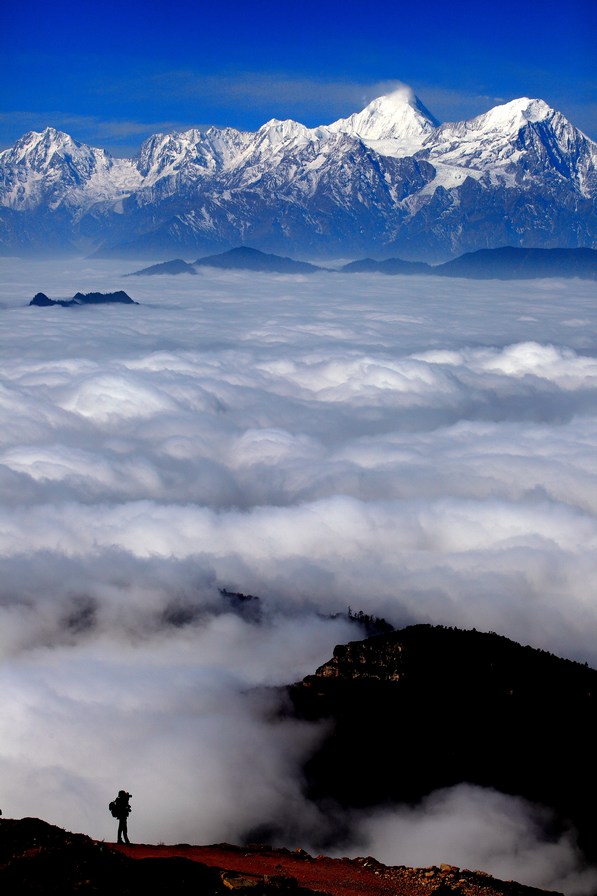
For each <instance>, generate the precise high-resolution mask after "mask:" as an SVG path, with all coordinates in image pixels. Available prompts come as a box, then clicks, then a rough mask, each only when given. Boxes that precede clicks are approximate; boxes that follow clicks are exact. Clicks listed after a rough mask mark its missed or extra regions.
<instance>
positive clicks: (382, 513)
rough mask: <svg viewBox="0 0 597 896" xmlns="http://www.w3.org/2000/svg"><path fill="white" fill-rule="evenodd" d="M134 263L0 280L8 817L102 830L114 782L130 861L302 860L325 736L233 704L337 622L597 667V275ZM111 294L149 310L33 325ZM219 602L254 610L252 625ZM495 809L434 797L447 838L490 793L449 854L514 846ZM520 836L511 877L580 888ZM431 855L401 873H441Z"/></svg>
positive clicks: (333, 634)
mask: <svg viewBox="0 0 597 896" xmlns="http://www.w3.org/2000/svg"><path fill="white" fill-rule="evenodd" d="M140 266H141V264H139V267H140ZM132 267H134V265H133V266H132ZM127 268H129V266H128V265H127V263H126V262H125V263H118V264H115V263H113V262H102V263H99V262H97V263H95V262H94V263H93V264H92V263H91V262H44V263H41V262H39V263H36V262H33V263H27V264H26V265H25V264H23V263H19V262H16V261H11V260H6V259H4V260H0V269H1V271H2V278H1V279H2V286H1V287H0V290H1V292H0V317H1V320H2V334H3V335H2V349H3V353H2V358H3V360H2V367H1V374H2V379H1V381H0V399H1V400H0V490H1V494H2V505H1V509H0V564H1V575H0V651H1V655H2V665H1V666H0V675H1V677H2V693H3V694H4V695H6V696H5V698H4V699H5V700H6V707H5V712H3V713H2V718H1V721H0V745H1V746H0V782H1V784H0V792H1V794H2V797H1V803H2V808H3V810H4V813H5V814H6V815H9V816H10V815H15V816H20V815H25V814H34V815H41V816H43V817H45V818H46V819H47V820H48V821H52V822H55V823H58V824H61V825H63V826H66V827H69V828H71V829H75V830H85V831H88V832H89V833H90V834H92V835H94V836H99V837H106V838H111V837H113V836H114V832H113V830H112V828H113V821H112V819H110V817H109V815H108V814H107V809H106V806H107V802H108V801H109V800H110V799H112V798H113V796H114V794H115V792H116V790H118V789H119V788H120V787H125V788H126V789H128V790H130V791H131V792H132V793H133V806H134V813H133V815H132V817H131V834H132V837H133V839H137V840H165V841H175V840H187V841H195V842H202V841H203V842H207V841H211V842H215V841H219V840H224V839H229V840H234V839H235V838H237V839H238V838H239V837H242V836H243V835H244V834H245V833H246V832H247V831H248V830H250V829H251V828H252V827H253V826H255V825H258V824H260V823H261V822H262V821H264V820H266V821H267V822H269V823H272V824H276V823H279V824H287V819H288V818H294V819H295V822H294V827H293V828H292V829H291V828H289V827H288V825H287V827H286V830H287V832H288V833H287V838H292V837H295V838H296V839H297V842H296V843H295V844H294V845H303V846H304V845H305V844H306V843H307V842H308V838H309V836H310V837H311V841H312V842H314V841H315V840H316V837H317V832H318V831H324V830H325V825H326V819H325V818H322V817H320V816H319V815H318V814H317V813H316V812H315V810H314V809H313V807H312V806H310V805H309V804H307V802H306V801H305V799H304V797H303V796H302V794H301V787H300V777H299V774H298V770H299V768H300V763H301V761H302V759H303V758H304V756H305V755H306V753H307V752H308V750H309V749H310V748H311V746H312V745H313V744H314V743H315V742H316V740H317V738H318V737H320V736H321V734H322V733H321V731H320V730H319V729H312V728H311V727H310V726H301V725H296V724H290V723H282V722H279V721H277V722H275V721H272V719H273V718H274V717H275V712H274V711H273V710H274V708H273V707H272V704H271V701H272V699H273V698H272V697H271V695H270V694H268V692H266V691H259V692H258V693H257V692H255V691H254V690H251V689H252V688H254V687H255V686H259V687H261V686H264V687H267V686H270V685H277V684H284V683H288V682H291V681H294V680H297V679H298V678H300V677H302V676H303V675H305V674H307V673H308V672H311V671H314V669H315V668H316V666H317V665H319V664H320V663H321V662H323V661H325V660H326V659H328V658H329V657H330V655H331V653H332V650H333V647H334V644H336V643H338V642H342V641H346V640H349V639H354V638H355V637H358V631H357V630H356V629H355V628H354V626H352V625H349V624H348V622H347V621H346V620H344V621H343V620H341V619H339V618H336V619H330V618H324V617H325V616H326V614H327V615H333V614H336V613H338V612H340V613H342V612H344V611H346V608H347V606H348V605H350V606H352V607H353V608H355V609H363V610H365V611H367V612H370V613H375V614H377V615H383V616H385V617H386V618H387V619H388V620H390V621H391V622H392V623H393V624H395V625H397V626H400V625H404V624H407V623H410V622H415V621H424V622H427V621H430V622H434V623H443V624H448V625H458V626H462V627H473V626H474V627H476V628H478V629H490V630H495V631H498V632H500V633H503V634H505V635H508V636H510V637H513V638H515V639H516V640H518V641H522V642H524V643H530V644H532V645H534V646H537V647H541V648H544V649H548V650H551V651H553V652H555V653H558V654H560V655H564V656H568V657H571V658H574V659H578V660H581V661H583V662H584V661H588V662H589V663H590V664H591V665H593V666H595V665H597V647H596V644H597V638H596V637H595V635H596V633H597V606H596V605H595V600H594V594H595V585H596V580H597V575H596V571H597V570H596V568H597V562H596V559H595V558H596V557H597V552H596V550H595V548H596V547H597V519H596V510H597V464H596V462H595V458H596V457H597V451H596V448H597V425H596V423H597V419H596V418H597V415H596V408H597V401H596V395H597V391H596V386H597V336H596V335H595V334H596V333H597V328H596V326H595V324H596V320H595V318H596V313H595V304H594V291H593V286H592V285H591V284H589V283H584V282H581V281H569V282H564V281H532V282H524V283H519V282H512V283H498V282H484V283H478V282H465V281H458V280H454V281H452V280H450V281H447V280H440V279H435V278H425V279H420V278H400V277H383V276H381V275H377V276H376V275H372V276H365V275H352V276H350V275H325V274H321V275H315V276H310V277H296V276H294V277H284V276H273V275H248V274H244V273H222V272H220V273H216V272H204V273H203V274H201V275H198V276H197V277H193V278H184V277H178V278H174V277H172V278H171V277H159V278H158V277H156V278H132V279H130V280H123V279H122V277H121V276H120V275H121V274H122V272H123V271H126V270H127ZM129 269H130V268H129ZM117 288H118V289H121V288H125V289H126V290H127V291H128V292H129V293H130V294H131V295H132V297H133V298H134V299H136V300H137V301H139V302H140V303H141V304H140V305H139V306H133V307H126V306H125V307H118V306H114V307H110V306H98V307H93V308H91V307H88V308H71V309H67V308H59V307H55V308H46V309H40V308H29V307H25V305H26V303H27V302H28V301H29V299H30V298H31V297H32V296H33V295H34V294H35V293H36V292H37V291H39V290H42V291H44V292H46V293H47V294H48V295H50V296H57V297H58V296H70V295H72V294H73V293H74V292H76V291H77V290H81V291H83V292H85V291H89V290H92V289H100V290H103V291H107V290H109V289H117ZM219 588H228V589H232V590H237V591H241V592H244V593H251V594H257V595H259V596H260V597H261V598H262V601H261V609H262V615H261V618H260V620H256V619H255V618H252V617H251V616H250V615H245V616H242V615H238V613H235V612H234V609H233V608H232V607H231V605H230V604H229V603H227V602H226V599H225V598H223V597H222V596H221V595H220V593H219ZM434 799H435V798H434ZM504 799H505V798H503V797H501V796H500V795H497V796H496V797H495V799H493V798H491V799H489V800H488V801H487V800H485V797H483V799H481V798H480V797H479V795H478V794H477V792H476V791H474V790H467V789H464V790H462V789H461V790H459V791H458V792H456V793H455V794H448V795H447V796H445V795H444V796H438V797H437V800H439V803H438V805H440V807H442V808H441V812H442V813H443V814H444V815H445V816H446V817H448V818H449V817H451V816H452V815H455V814H456V815H459V816H461V817H462V818H465V817H468V816H467V814H466V813H467V811H469V810H470V813H469V814H472V816H473V817H474V818H475V819H478V818H480V817H481V816H482V817H485V815H484V814H483V813H484V812H485V810H484V809H483V806H484V805H485V803H486V802H487V811H488V812H489V815H488V816H487V819H488V820H487V822H486V824H487V829H488V830H489V831H490V832H493V833H491V836H489V835H488V840H487V842H488V843H489V841H491V842H492V843H493V842H495V844H496V846H495V849H493V851H492V849H491V848H490V846H488V847H487V850H486V851H485V852H484V851H483V850H482V849H481V848H480V847H479V850H477V852H474V850H473V847H472V846H471V850H473V853H472V856H471V855H470V853H465V863H469V864H473V865H476V866H480V865H483V862H484V861H486V860H487V861H489V860H488V856H487V851H489V852H491V855H499V856H502V855H509V854H510V853H512V850H513V847H512V846H509V845H508V844H513V843H514V839H511V838H510V839H509V837H510V834H509V833H508V831H509V830H510V829H504V828H503V825H502V822H501V821H500V819H502V818H503V819H506V818H507V817H508V814H509V812H510V810H509V809H508V808H507V807H506V809H504V805H505V803H504ZM433 805H434V806H435V805H436V803H433ZM496 806H497V808H496ZM428 808H429V807H427V808H425V807H424V808H423V809H422V810H421V812H420V814H419V815H417V819H418V821H417V825H419V827H418V828H417V830H420V834H419V836H418V837H417V843H418V844H419V845H420V846H421V849H422V850H423V851H424V849H425V844H427V843H429V844H431V845H433V844H435V843H436V840H435V839H434V835H433V824H432V822H431V821H429V820H428V811H427V809H428ZM494 810H495V811H494ZM433 811H435V810H433ZM431 817H432V818H433V817H434V816H433V814H432V816H431ZM529 818H530V816H529V814H528V810H527V809H524V808H521V809H520V811H518V810H516V812H515V821H516V823H518V824H519V826H520V827H521V828H525V829H526V830H527V832H528V838H529V853H528V854H529V856H531V854H532V862H531V859H530V858H529V872H530V877H532V878H533V879H532V880H530V879H529V882H531V883H532V882H534V883H535V884H537V885H542V886H548V885H549V884H550V881H551V882H552V883H553V881H561V880H562V879H563V878H564V877H565V876H567V879H568V884H567V886H568V890H566V892H567V893H570V894H573V893H578V894H580V893H583V892H590V889H587V887H586V885H585V884H583V883H582V880H581V878H577V879H575V878H574V875H575V873H576V872H575V871H574V867H575V862H576V856H575V855H574V849H573V846H572V840H571V839H565V840H563V841H562V842H561V843H560V844H558V845H557V848H558V850H560V852H559V853H558V855H560V856H563V855H565V856H566V858H565V861H564V859H562V860H561V862H560V860H559V859H558V860H557V861H556V860H554V859H553V855H554V852H553V850H552V851H550V850H549V849H548V848H547V846H545V845H544V844H542V841H541V837H540V829H539V828H537V829H535V828H533V826H532V824H531V823H530V821H529ZM396 819H398V820H396ZM401 819H402V820H401ZM496 819H497V820H496ZM525 819H526V820H525ZM412 821H413V820H412V818H411V820H410V822H409V823H411V822H412ZM419 821H420V824H419ZM386 822H387V823H386ZM361 824H364V822H362V820H355V825H356V827H357V828H359V826H360V825H361ZM400 824H403V816H401V815H399V814H398V815H392V816H391V818H390V817H387V818H386V817H385V816H384V819H383V821H380V820H379V819H378V820H377V821H375V823H374V822H367V827H366V829H363V831H364V833H363V834H362V837H363V839H364V840H366V838H367V837H370V838H371V840H372V842H373V843H374V844H376V848H377V849H378V857H379V858H380V859H383V860H384V861H388V862H393V863H399V862H405V863H416V862H419V861H422V860H421V859H419V858H417V857H416V856H418V855H419V852H417V851H416V850H415V851H413V852H412V853H409V855H410V856H411V857H410V858H408V857H406V858H405V857H404V856H403V853H402V852H401V853H400V854H399V855H398V853H396V854H394V853H392V850H391V847H390V845H389V844H390V843H391V842H393V840H394V839H396V840H400V841H404V837H403V836H402V834H401V835H400V837H396V838H394V836H393V834H392V831H393V830H394V825H400ZM481 826H482V825H481ZM359 829H360V828H359ZM428 832H431V833H430V836H429V837H427V833H428ZM432 835H433V836H432ZM290 845H292V844H290ZM448 846H449V847H450V848H449V849H447V851H446V854H445V855H444V854H442V856H441V857H438V856H431V855H429V858H428V859H427V858H426V859H425V863H430V862H437V861H448V862H452V863H453V864H462V860H461V859H459V858H458V856H459V855H461V851H460V852H459V846H458V843H456V842H455V843H454V844H453V846H450V844H448ZM452 849H453V854H452V853H451V855H448V852H450V851H451V850H452ZM554 849H555V847H554ZM382 850H383V854H381V853H382ZM371 851H373V848H372V850H371ZM425 854H426V855H427V853H425ZM466 856H469V858H466ZM473 859H474V861H473ZM500 861H501V859H500ZM504 861H506V860H504ZM512 862H513V863H514V864H512V863H511V865H510V866H508V867H512V868H514V869H518V870H516V873H515V872H514V871H513V872H512V873H508V876H518V878H519V879H523V874H522V870H521V867H522V866H521V862H522V864H524V860H523V859H520V856H519V857H518V858H517V859H516V861H514V859H512ZM516 862H518V864H516ZM550 863H551V864H550ZM566 863H567V864H566ZM556 866H558V867H556ZM499 867H502V866H501V865H500V866H499ZM499 867H498V871H496V873H501V872H499ZM504 867H505V866H504ZM535 868H540V869H543V871H541V872H539V871H535V870H534V869H535ZM558 868H559V870H558ZM550 869H551V870H550ZM562 869H567V870H566V874H565V875H564V872H563V870H562ZM541 874H543V877H542V876H541ZM533 875H534V877H533ZM545 875H547V877H546V876H545ZM527 877H529V875H527ZM548 878H549V879H548ZM524 879H525V880H526V879H527V878H526V877H525V878H524ZM570 881H572V883H570ZM554 886H555V885H554ZM562 886H563V885H561V884H560V887H559V888H560V889H562ZM583 886H585V889H584V890H583Z"/></svg>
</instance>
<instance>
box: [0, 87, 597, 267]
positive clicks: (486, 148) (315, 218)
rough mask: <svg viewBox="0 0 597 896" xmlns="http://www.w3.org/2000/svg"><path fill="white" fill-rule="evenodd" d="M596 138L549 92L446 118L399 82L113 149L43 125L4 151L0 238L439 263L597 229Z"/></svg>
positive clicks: (156, 251) (148, 252)
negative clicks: (345, 106)
mask: <svg viewBox="0 0 597 896" xmlns="http://www.w3.org/2000/svg"><path fill="white" fill-rule="evenodd" d="M596 171H597V146H596V144H595V143H594V142H593V141H591V140H590V139H589V138H588V137H586V136H585V135H584V134H582V133H581V132H580V131H579V130H578V129H576V128H575V127H574V126H573V125H572V124H571V123H570V122H569V121H567V120H566V119H565V118H564V116H562V115H561V114H560V113H559V112H557V111H556V110H554V109H551V108H550V107H549V106H548V105H547V104H546V103H544V102H543V101H542V100H537V99H529V98H522V99H518V100H514V101H512V102H510V103H506V104H504V105H502V106H498V107H496V108H494V109H492V110H490V111H489V112H487V113H485V114H484V115H481V116H477V117H476V118H473V119H471V120H470V121H465V122H457V123H451V124H443V125H439V123H438V122H437V121H436V120H435V119H434V118H433V116H432V115H431V113H429V112H428V111H427V110H426V109H425V107H424V106H423V105H422V103H421V102H420V101H419V100H418V99H417V98H416V97H414V96H412V95H409V94H408V93H407V92H405V91H398V92H397V93H395V94H392V95H390V96H389V97H380V98H378V99H377V100H374V101H373V102H372V103H370V104H369V106H367V107H366V108H365V109H364V110H362V112H359V113H355V114H354V115H352V116H349V117H348V118H346V119H341V120H340V121H337V122H334V123H333V124H331V125H327V126H320V127H317V128H306V127H305V126H304V125H302V124H300V123H298V122H294V121H278V120H276V119H273V120H272V121H269V122H267V123H266V124H264V125H263V126H262V127H261V128H259V130H258V131H256V132H254V133H253V132H243V131H236V130H234V129H233V128H208V129H207V130H204V131H201V130H197V129H191V130H189V131H185V132H181V133H175V134H157V135H154V136H153V137H151V138H149V140H147V141H146V142H145V143H144V144H143V146H142V147H141V150H140V152H139V154H138V156H136V157H135V158H134V159H115V158H112V157H111V156H110V155H109V154H108V153H107V152H105V151H104V150H101V149H94V148H91V147H87V146H84V145H83V144H80V143H78V142H77V141H75V140H73V139H72V138H71V137H70V136H68V135H67V134H64V133H62V132H59V131H56V130H54V129H52V128H48V129H46V130H45V131H44V132H42V133H34V132H31V133H29V134H26V135H25V136H24V137H22V138H20V140H18V141H17V143H16V144H15V145H14V146H13V147H11V148H10V149H8V150H5V151H4V152H2V153H0V247H1V251H3V252H5V253H15V252H16V253H19V252H20V253H22V252H27V251H37V252H41V251H50V250H54V251H56V250H57V249H59V248H60V249H62V250H63V251H64V250H67V249H70V250H71V251H75V250H78V251H93V250H96V251H99V252H100V253H102V254H107V255H137V256H142V257H148V256H155V257H159V258H164V257H165V258H167V257H168V256H172V255H174V254H181V252H183V251H184V253H190V252H193V253H195V252H198V253H199V252H202V253H209V252H214V251H217V250H222V249H229V248H231V247H233V246H237V245H239V244H243V243H244V244H247V243H250V244H251V245H252V246H253V247H255V248H258V249H261V250H263V251H268V252H282V253H283V254H285V253H288V252H291V254H300V255H303V256H313V257H325V256H328V257H329V256H333V255H352V256H353V257H354V256H356V257H358V256H362V255H364V254H371V253H376V254H379V253H381V252H383V253H385V254H391V253H393V252H396V253H397V254H400V255H401V256H403V257H405V258H407V259H427V260H431V261H441V260H444V259H446V258H448V257H452V256H454V255H458V254H461V253H463V252H468V251H474V250H476V249H480V248H491V247H495V246H503V245H512V246H537V247H545V248H548V247H554V246H563V247H577V246H588V247H590V246H593V245H595V241H596V240H597V224H596V221H597V215H596V214H595V211H596V208H595V200H596V194H597V174H596Z"/></svg>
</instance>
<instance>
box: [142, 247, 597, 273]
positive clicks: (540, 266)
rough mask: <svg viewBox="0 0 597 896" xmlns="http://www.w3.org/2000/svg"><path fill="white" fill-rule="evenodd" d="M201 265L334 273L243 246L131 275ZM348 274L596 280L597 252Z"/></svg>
mask: <svg viewBox="0 0 597 896" xmlns="http://www.w3.org/2000/svg"><path fill="white" fill-rule="evenodd" d="M198 267H213V268H221V269H224V270H247V271H259V272H270V273H284V274H294V273H296V274H312V273H316V272H318V271H330V270H331V269H330V268H324V267H320V266H318V265H314V264H309V263H307V262H303V261H295V260H294V259H292V258H288V257H281V256H279V255H273V254H267V253H265V252H261V251H259V250H258V249H252V248H249V247H248V246H240V247H238V248H236V249H230V250H229V251H227V252H221V253H218V254H215V255H208V256H206V257H204V258H199V259H197V261H195V262H193V263H189V262H185V261H183V260H182V259H180V258H176V259H174V260H173V261H165V262H162V263H161V264H154V265H151V266H150V267H147V268H142V269H141V270H139V271H133V273H132V274H128V275H127V276H153V275H155V274H196V273H197V268H198ZM338 271H339V272H340V273H344V274H362V273H381V274H388V275H394V274H407V275H429V274H433V275H434V276H441V277H465V278H469V279H480V280H481V279H482V280H490V279H497V280H517V279H534V278H541V277H580V278H582V279H587V280H595V279H597V250H596V249H582V248H581V249H520V248H515V247H513V246H504V247H501V248H498V249H479V250H478V251H477V252H468V253H466V254H465V255H461V256H460V257H458V258H455V259H453V260H452V261H449V262H446V263H445V264H440V265H436V266H432V265H429V264H426V263H425V262H415V261H405V260H403V259H401V258H386V259H384V260H381V261H377V260H375V259H372V258H363V259H360V260H358V261H351V262H349V263H348V264H345V265H343V266H342V267H341V268H339V269H338Z"/></svg>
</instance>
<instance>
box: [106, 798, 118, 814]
mask: <svg viewBox="0 0 597 896" xmlns="http://www.w3.org/2000/svg"><path fill="white" fill-rule="evenodd" d="M108 809H109V810H110V812H111V813H112V815H113V816H114V818H118V808H117V806H116V802H115V800H112V802H111V803H108Z"/></svg>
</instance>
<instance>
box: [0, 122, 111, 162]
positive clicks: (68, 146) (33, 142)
mask: <svg viewBox="0 0 597 896" xmlns="http://www.w3.org/2000/svg"><path fill="white" fill-rule="evenodd" d="M82 149H83V150H86V149H88V147H83V146H82V144H80V143H77V141H76V140H73V138H72V137H70V136H69V135H68V134H66V133H65V132H64V131H58V130H56V128H45V129H44V130H43V131H29V132H28V133H27V134H24V135H23V136H22V137H20V138H19V139H18V140H17V142H16V143H15V145H14V146H12V147H11V148H10V149H7V150H5V151H4V152H3V153H1V154H0V158H1V159H2V163H3V164H5V165H6V164H9V165H18V164H22V163H25V164H29V165H30V166H31V167H34V168H39V167H42V166H43V165H45V164H48V163H49V162H50V161H51V159H52V157H53V156H54V154H55V153H59V154H63V153H64V152H65V151H66V152H70V153H77V151H81V150H82ZM96 152H99V153H102V154H103V155H107V153H105V151H104V150H96Z"/></svg>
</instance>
